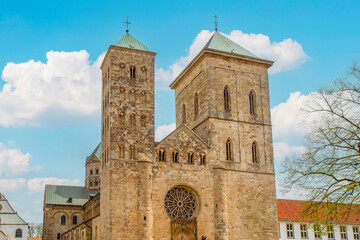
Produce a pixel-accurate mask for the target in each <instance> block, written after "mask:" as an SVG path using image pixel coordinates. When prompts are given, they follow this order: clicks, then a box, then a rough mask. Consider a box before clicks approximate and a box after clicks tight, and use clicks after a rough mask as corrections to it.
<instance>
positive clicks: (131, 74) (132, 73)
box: [130, 66, 136, 78]
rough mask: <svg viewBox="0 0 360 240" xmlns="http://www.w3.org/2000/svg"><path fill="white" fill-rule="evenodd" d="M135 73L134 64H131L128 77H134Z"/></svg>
mask: <svg viewBox="0 0 360 240" xmlns="http://www.w3.org/2000/svg"><path fill="white" fill-rule="evenodd" d="M135 74H136V68H135V67H134V66H131V67H130V77H131V78H135V77H136V76H135Z"/></svg>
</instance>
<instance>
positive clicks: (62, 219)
mask: <svg viewBox="0 0 360 240" xmlns="http://www.w3.org/2000/svg"><path fill="white" fill-rule="evenodd" d="M65 224H66V216H65V215H62V216H61V225H65Z"/></svg>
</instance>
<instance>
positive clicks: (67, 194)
mask: <svg viewBox="0 0 360 240" xmlns="http://www.w3.org/2000/svg"><path fill="white" fill-rule="evenodd" d="M70 198H71V199H70ZM89 199H90V193H89V192H88V191H87V190H86V188H85V187H76V186H58V185H46V186H45V204H54V205H68V206H82V205H84V204H85V203H86V202H87V201H89Z"/></svg>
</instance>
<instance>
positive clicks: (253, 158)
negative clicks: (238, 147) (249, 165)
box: [251, 141, 259, 163]
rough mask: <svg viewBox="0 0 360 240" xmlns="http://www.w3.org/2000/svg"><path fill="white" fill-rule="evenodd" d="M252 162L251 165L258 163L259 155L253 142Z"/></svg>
mask: <svg viewBox="0 0 360 240" xmlns="http://www.w3.org/2000/svg"><path fill="white" fill-rule="evenodd" d="M251 150H252V161H253V163H259V154H258V147H257V143H256V142H255V141H254V142H253V144H252V148H251Z"/></svg>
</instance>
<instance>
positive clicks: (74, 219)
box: [73, 216, 77, 225]
mask: <svg viewBox="0 0 360 240" xmlns="http://www.w3.org/2000/svg"><path fill="white" fill-rule="evenodd" d="M73 224H74V225H76V224H77V216H73Z"/></svg>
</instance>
